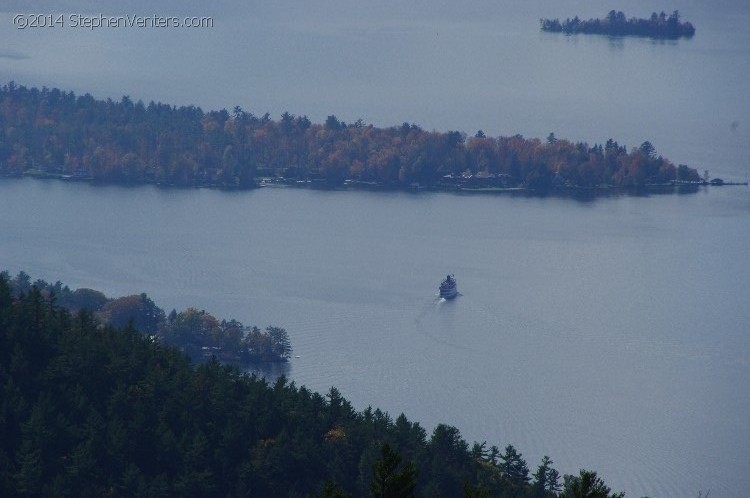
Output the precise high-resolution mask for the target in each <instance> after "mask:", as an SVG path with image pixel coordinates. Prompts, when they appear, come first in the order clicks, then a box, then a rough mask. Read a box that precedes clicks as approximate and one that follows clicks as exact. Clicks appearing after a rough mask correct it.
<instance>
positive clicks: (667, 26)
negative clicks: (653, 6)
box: [540, 10, 695, 39]
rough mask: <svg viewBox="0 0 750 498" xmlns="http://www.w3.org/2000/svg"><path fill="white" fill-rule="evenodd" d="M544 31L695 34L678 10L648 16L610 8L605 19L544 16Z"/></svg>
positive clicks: (667, 35)
mask: <svg viewBox="0 0 750 498" xmlns="http://www.w3.org/2000/svg"><path fill="white" fill-rule="evenodd" d="M540 24H541V27H542V31H551V32H562V33H567V34H576V33H584V34H597V35H612V36H626V35H634V36H647V37H650V38H671V39H675V38H681V37H686V38H690V37H692V36H693V35H694V34H695V27H694V26H693V25H692V24H691V23H689V22H680V13H679V11H676V10H675V11H674V12H672V14H670V15H669V16H667V14H665V13H664V11H662V12H660V13H659V14H657V13H656V12H654V13H652V14H651V17H650V18H648V19H639V18H636V17H631V18H630V19H628V18H626V17H625V14H624V13H623V12H622V11H616V10H611V11H609V14H607V17H605V18H604V19H589V20H588V21H584V20H581V19H579V18H578V16H575V17H574V18H572V19H570V18H568V19H566V20H565V21H563V22H560V20H559V19H541V20H540Z"/></svg>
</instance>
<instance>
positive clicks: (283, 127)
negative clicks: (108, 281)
mask: <svg viewBox="0 0 750 498" xmlns="http://www.w3.org/2000/svg"><path fill="white" fill-rule="evenodd" d="M680 171H681V172H682V176H680V174H679V173H680ZM21 174H32V175H34V174H36V175H43V176H49V175H51V176H61V177H64V178H70V179H87V180H95V181H107V182H127V183H161V184H170V185H183V186H195V185H215V186H224V187H252V186H255V185H256V180H257V178H258V177H273V178H285V179H287V180H290V181H301V180H302V181H316V180H317V181H321V182H326V183H328V184H333V185H336V184H340V183H342V182H344V181H347V180H349V181H350V182H360V183H368V184H375V185H380V186H394V187H400V186H408V185H412V184H414V183H419V184H420V185H425V186H434V185H439V184H443V185H445V184H446V183H447V184H448V185H455V184H456V181H455V179H456V178H471V177H477V175H478V177H481V178H502V186H507V187H526V188H531V189H535V190H547V189H550V188H553V187H563V186H567V187H585V188H592V187H601V186H644V185H648V184H654V183H667V182H671V181H674V180H682V181H689V180H697V179H698V174H697V172H696V171H695V170H694V169H692V168H688V167H687V166H685V167H684V168H683V169H682V170H678V168H677V167H676V166H675V165H674V164H672V163H671V162H670V161H669V160H667V159H664V158H662V157H661V156H658V155H657V154H656V152H655V149H654V148H653V146H652V145H651V144H650V143H649V142H644V144H643V145H641V146H640V147H633V148H631V150H630V151H628V150H627V148H626V147H625V146H621V145H620V144H618V143H617V142H615V141H613V140H611V139H610V140H608V141H607V142H606V144H605V145H596V144H595V145H593V146H590V145H589V144H587V143H585V142H577V143H574V142H571V141H568V140H558V139H556V138H554V135H552V134H550V136H549V137H548V138H547V139H546V140H540V139H538V138H532V139H528V138H524V137H522V136H521V135H515V136H510V137H496V138H493V137H487V136H485V135H484V133H481V132H478V133H477V134H476V136H473V137H467V135H466V134H464V133H461V132H458V131H448V132H438V131H426V130H423V129H422V128H420V127H419V126H417V125H414V124H409V123H404V124H402V125H401V126H394V127H390V128H378V127H375V126H373V125H366V124H364V122H363V121H362V120H359V121H357V122H355V123H352V124H346V123H344V122H342V121H340V120H338V119H337V118H336V117H335V116H329V117H328V119H327V120H326V122H325V123H323V124H316V123H312V122H311V121H310V120H309V119H308V118H307V117H306V116H294V115H292V114H289V113H287V112H285V113H284V114H282V115H281V117H280V119H279V120H273V119H271V117H270V116H269V115H268V114H265V115H263V116H260V117H258V116H255V115H253V114H252V113H249V112H245V111H243V110H242V109H241V108H240V107H235V108H234V110H233V111H232V112H231V113H230V112H228V111H227V110H221V111H211V112H204V111H202V110H201V109H200V108H198V107H194V106H187V107H185V106H183V107H174V106H170V105H166V104H160V103H154V102H151V103H149V104H148V105H145V104H144V103H143V102H140V101H138V102H133V101H132V100H131V99H130V98H129V97H123V98H122V99H121V100H120V101H119V102H116V101H113V100H111V99H107V100H96V99H94V98H93V97H92V96H91V95H88V94H87V95H82V96H76V95H75V94H74V93H72V92H65V91H61V90H58V89H47V88H42V89H41V90H39V89H36V88H26V87H23V86H17V85H15V84H14V83H9V84H7V85H5V86H3V87H2V89H0V175H21Z"/></svg>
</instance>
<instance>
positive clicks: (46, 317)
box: [0, 274, 622, 498]
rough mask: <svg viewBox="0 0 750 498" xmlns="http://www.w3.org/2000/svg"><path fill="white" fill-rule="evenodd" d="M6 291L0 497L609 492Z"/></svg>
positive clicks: (568, 495)
mask: <svg viewBox="0 0 750 498" xmlns="http://www.w3.org/2000/svg"><path fill="white" fill-rule="evenodd" d="M18 280H19V279H16V282H14V283H13V285H11V283H10V282H9V280H8V277H7V275H6V274H0V434H2V437H1V438H0V496H9V497H10V496H19V497H24V496H61V497H64V496H71V497H73V496H74V497H82V498H85V497H97V498H99V497H103V496H113V497H120V496H122V497H125V496H143V497H163V496H195V497H199V496H201V497H202V496H222V497H229V498H231V497H240V496H258V497H276V496H290V497H291V496H294V497H305V496H306V497H330V498H334V497H338V498H342V497H348V496H363V497H364V496H373V497H410V496H419V497H422V496H424V497H428V496H429V497H451V498H452V497H460V496H464V497H489V496H493V497H501V498H505V497H507V498H511V497H514V498H557V497H563V498H578V497H594V498H618V497H621V496H622V494H619V493H612V492H611V490H610V488H609V487H608V486H607V485H606V484H605V483H604V481H603V480H602V479H601V477H599V476H597V474H596V472H593V471H587V470H581V471H580V472H579V473H578V474H576V475H565V476H563V478H562V479H561V478H560V474H559V472H558V471H557V470H556V469H555V468H554V467H553V462H552V460H551V459H550V458H548V457H544V458H542V459H541V461H540V463H539V465H538V466H536V469H535V471H534V472H531V471H530V469H529V467H528V464H527V462H526V460H525V459H524V458H523V455H522V454H521V453H520V452H519V451H518V450H517V449H516V448H515V447H514V446H513V445H511V444H508V445H506V446H505V448H504V450H501V449H500V448H498V447H497V446H488V445H487V444H486V443H474V444H473V445H472V446H470V445H469V444H468V443H467V442H466V441H465V440H464V439H463V438H462V437H461V434H460V432H459V431H458V429H456V428H455V427H452V426H449V425H446V424H439V425H437V427H435V429H434V430H433V431H432V432H431V433H430V434H428V432H427V431H426V430H425V429H424V428H423V427H422V426H421V425H420V424H419V423H418V422H412V421H409V420H408V419H407V418H406V416H404V415H403V414H401V415H399V416H398V417H397V418H395V419H394V418H392V417H391V416H390V415H388V413H385V412H383V411H381V410H379V409H375V410H373V409H372V408H367V409H365V410H363V411H356V410H355V409H354V408H353V407H352V405H351V404H350V403H349V401H347V400H346V399H345V398H344V397H343V396H342V395H341V393H340V392H339V391H338V390H336V389H335V388H331V389H330V391H329V392H328V393H327V394H326V395H321V394H318V393H314V392H312V391H310V390H309V389H307V388H305V387H304V386H301V387H298V386H296V385H295V384H294V383H289V382H288V381H287V380H286V379H285V378H284V377H281V378H280V379H278V380H277V381H275V382H273V383H270V384H269V382H268V381H267V380H265V379H264V378H261V377H257V376H255V375H247V374H243V373H241V372H240V371H239V370H238V369H237V368H236V367H232V366H227V365H222V364H221V363H220V362H219V361H217V360H216V357H213V359H212V360H210V361H208V362H205V363H201V364H197V365H195V364H191V363H190V361H189V359H188V357H187V356H185V355H184V354H182V353H181V352H180V351H179V350H178V349H177V348H174V347H171V346H167V345H165V344H163V343H162V342H161V341H158V340H157V341H155V340H153V337H152V336H150V335H149V334H147V333H141V332H139V331H137V330H136V328H135V322H134V321H133V320H131V321H129V324H128V325H127V326H125V327H124V328H118V327H115V326H113V325H112V324H111V322H110V324H106V325H103V324H100V323H98V321H97V320H96V319H95V317H94V316H93V315H92V314H91V312H89V311H86V310H85V309H80V310H78V311H75V310H71V309H68V308H66V307H64V306H61V304H60V302H62V301H63V299H62V295H61V300H60V301H58V300H57V297H56V296H57V294H55V293H54V292H50V291H49V289H50V286H49V285H42V286H41V287H40V286H37V285H34V284H31V285H30V286H28V287H27V286H26V285H25V283H27V282H26V279H25V278H24V277H23V276H21V278H20V280H21V282H19V281H18ZM39 283H40V284H41V282H39ZM19 284H20V285H21V287H19ZM52 287H53V288H54V287H57V286H56V285H53V286H52ZM73 294H75V291H73ZM69 298H70V299H74V300H77V301H75V302H77V303H81V302H90V301H92V300H93V301H97V300H98V302H103V301H102V299H101V296H98V295H96V294H95V291H94V292H89V291H87V292H85V293H79V295H77V296H74V297H73V296H69ZM65 299H68V298H65ZM71 302H74V301H68V303H71Z"/></svg>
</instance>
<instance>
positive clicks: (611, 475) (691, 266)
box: [0, 0, 750, 497]
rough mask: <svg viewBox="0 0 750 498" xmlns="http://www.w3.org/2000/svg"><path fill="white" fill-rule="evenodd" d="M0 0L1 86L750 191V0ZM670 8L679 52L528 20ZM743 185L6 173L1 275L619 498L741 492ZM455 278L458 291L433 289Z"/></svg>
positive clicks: (749, 485) (744, 483) (749, 203)
mask: <svg viewBox="0 0 750 498" xmlns="http://www.w3.org/2000/svg"><path fill="white" fill-rule="evenodd" d="M112 4H113V2H100V1H98V0H5V1H4V2H3V4H2V5H1V6H0V25H1V26H2V29H0V47H1V48H0V82H6V81H10V80H15V81H16V82H18V83H19V84H25V85H30V86H41V85H46V86H49V87H59V88H63V89H66V90H73V91H75V92H77V93H86V92H90V93H92V94H93V95H94V96H96V97H99V98H107V97H111V98H113V99H119V98H120V96H122V95H124V94H127V95H129V96H130V97H131V98H132V99H133V100H139V99H141V100H144V101H145V102H148V101H149V100H160V101H164V102H168V103H171V104H176V105H189V104H195V105H200V106H202V107H203V108H204V109H218V108H222V107H226V108H228V109H231V108H232V107H234V106H235V105H240V106H242V107H243V108H244V109H245V110H248V111H252V112H254V113H255V114H263V113H265V112H266V111H268V112H270V113H271V114H272V115H273V116H274V117H278V116H279V115H280V114H281V113H282V112H283V111H285V110H288V111H289V112H291V113H293V114H297V115H303V114H306V115H308V116H309V117H310V118H311V119H313V120H314V121H318V122H320V121H323V120H325V118H326V116H327V115H329V114H335V115H336V116H338V117H339V118H340V119H343V120H345V121H347V122H351V121H355V120H356V119H358V118H362V119H364V121H365V122H368V123H369V122H372V123H373V124H375V125H378V126H390V125H397V124H400V123H401V122H404V121H408V122H415V123H417V124H419V125H421V126H422V127H424V128H426V129H437V130H450V129H457V130H461V131H464V132H466V133H468V134H473V133H474V132H475V131H476V130H478V129H482V130H484V131H485V132H486V133H487V134H490V135H498V134H504V135H512V134H516V133H521V134H523V135H525V136H527V137H541V138H543V137H546V136H547V134H548V133H549V132H554V133H555V134H556V135H557V136H558V137H564V138H570V139H573V140H585V141H588V142H590V143H603V142H604V141H606V140H607V138H610V137H612V138H614V139H615V140H618V141H619V142H620V143H623V144H626V145H628V146H629V147H632V146H637V145H639V144H640V143H642V142H643V141H645V140H650V141H651V142H652V143H653V144H654V145H655V146H656V148H657V150H658V152H659V153H661V154H663V155H664V156H665V157H668V158H669V159H671V160H672V161H673V162H675V163H687V164H690V165H691V166H694V167H697V168H698V169H699V170H701V171H702V170H703V169H708V170H710V173H711V176H712V177H716V176H719V177H722V178H724V179H725V180H742V181H744V180H746V179H747V178H748V165H750V93H749V92H748V90H747V88H748V81H750V5H748V3H747V2H745V1H740V0H718V1H714V2H705V1H699V0H675V1H673V2H671V3H670V4H669V5H663V6H655V5H653V3H652V2H646V1H645V0H625V1H618V2H614V1H610V0H608V1H605V2H601V1H591V0H561V1H557V2H545V1H542V0H530V1H527V2H510V1H498V0H475V1H471V2H454V1H452V2H448V1H438V0H433V1H429V2H428V1H426V0H413V1H409V2H403V1H396V0H382V1H378V2H351V1H345V0H328V1H326V2H310V1H300V0H277V1H273V2H259V1H248V2H234V1H230V0H214V1H212V2H205V1H203V0H162V1H160V2H158V3H154V2H152V1H150V0H148V1H147V0H132V1H129V2H121V3H118V4H117V5H112ZM612 8H616V9H621V10H624V11H625V13H626V14H627V15H628V16H635V15H637V16H648V15H649V14H650V13H651V11H652V10H653V9H655V8H659V9H661V8H664V9H665V10H667V9H669V10H671V9H675V8H676V9H679V10H680V12H681V13H682V14H683V16H684V19H686V20H689V21H691V22H692V23H693V24H694V25H695V26H696V28H697V33H696V36H695V37H694V38H693V39H691V40H679V41H651V40H648V39H637V38H628V39H611V38H607V37H584V36H579V37H567V36H564V35H555V34H546V33H541V32H539V29H538V19H539V18H540V17H562V18H564V17H567V16H573V15H576V14H578V15H580V16H581V17H584V18H588V17H600V16H604V15H605V14H606V12H607V11H609V10H610V9H612ZM49 12H63V13H83V14H97V13H100V12H101V13H104V14H119V15H124V14H129V15H134V14H137V15H142V16H150V15H154V14H156V15H180V16H183V15H197V16H211V17H213V18H214V27H213V28H205V29H193V30H179V29H178V30H175V29H172V30H164V29H132V28H122V29H99V30H81V29H75V28H71V27H66V28H48V29H43V30H41V29H37V30H31V29H26V30H17V29H14V28H13V26H12V17H13V16H14V14H16V13H27V14H28V13H49ZM748 220H750V196H749V195H748V190H747V189H746V188H739V187H732V188H726V189H712V190H710V191H704V190H701V191H699V192H698V193H696V194H692V195H651V196H647V197H629V196H624V197H621V196H620V197H618V196H615V197H609V198H599V199H596V200H594V201H576V200H572V199H565V198H563V199H560V198H531V197H523V196H517V197H511V196H499V197H496V196H457V195H449V194H425V195H421V194H420V195H407V194H399V193H365V192H321V191H309V190H281V189H263V190H260V191H254V192H236V193H229V192H217V191H210V190H197V191H196V190H185V191H179V190H178V191H175V190H160V189H157V188H152V187H142V188H116V187H99V188H93V187H91V186H88V185H68V184H63V183H55V182H41V181H38V182H33V181H28V180H12V181H2V182H0V266H2V267H3V268H7V269H9V270H11V271H14V272H15V271H18V270H20V269H24V270H26V271H28V272H30V273H32V275H33V276H34V277H40V278H44V279H46V280H56V279H60V280H62V281H64V282H66V283H68V284H70V285H72V286H87V287H93V288H97V289H101V290H103V291H105V292H107V293H108V294H111V295H121V294H127V293H132V292H142V291H145V292H147V293H148V294H149V295H151V296H152V297H153V298H154V299H155V300H156V301H157V303H158V304H160V305H161V306H162V307H166V308H171V307H176V308H184V307H187V306H191V305H195V306H200V307H205V308H206V309H207V310H209V311H212V312H214V313H215V314H217V315H219V316H227V317H229V316H233V317H236V318H238V319H240V320H242V321H245V322H247V323H256V324H258V325H265V324H268V323H274V324H278V325H281V326H284V327H286V328H287V329H288V330H289V332H290V334H291V337H292V340H293V344H294V347H295V354H298V355H300V358H299V359H295V360H294V361H293V362H292V365H291V370H290V375H291V376H292V377H293V378H294V379H295V380H296V381H297V382H298V383H304V384H307V385H308V386H310V387H312V388H314V389H317V390H326V389H328V387H330V386H332V385H336V386H337V387H339V388H340V389H341V390H342V392H343V393H344V394H345V395H346V396H347V397H348V398H349V399H351V400H352V401H353V402H354V403H355V405H356V406H357V407H358V408H364V407H365V406H366V405H367V404H373V405H376V406H380V407H382V408H385V409H387V410H389V411H391V412H392V413H394V414H398V413H399V412H401V411H403V412H405V413H406V414H407V415H408V416H409V417H410V418H412V419H416V420H419V421H422V422H424V423H425V424H426V425H427V426H428V427H432V426H434V424H436V423H438V422H440V421H447V422H449V423H452V424H455V425H457V426H458V427H459V428H460V429H461V431H462V433H463V434H464V435H465V436H466V437H467V438H468V439H470V440H473V439H480V440H483V439H487V440H488V442H489V443H490V444H498V445H504V444H506V443H508V442H512V443H514V444H515V445H516V446H517V447H518V448H519V449H520V450H521V451H522V452H523V453H524V455H525V456H526V457H527V458H528V460H529V462H530V465H531V466H532V468H533V467H535V466H536V464H537V463H538V461H539V460H540V458H541V456H542V454H543V453H548V454H549V455H550V456H551V457H552V458H553V459H554V460H555V462H556V464H557V466H558V468H559V469H560V470H561V471H562V472H577V470H578V468H579V467H591V468H595V469H597V470H598V471H600V473H601V475H602V476H603V477H604V478H605V480H606V481H607V482H608V483H609V484H611V485H612V486H613V487H614V488H615V489H622V490H625V491H627V493H628V496H630V497H638V496H641V495H650V496H652V497H657V496H697V494H698V491H699V490H702V491H704V494H705V491H706V490H707V489H709V488H710V489H711V496H712V497H736V496H742V495H743V494H746V493H747V489H750V457H748V454H747V448H748V446H749V445H750V422H749V421H748V420H749V419H748V415H747V414H748V413H749V412H750V400H749V399H748V398H749V397H750V389H748V387H747V386H748V384H749V383H750V366H749V365H748V362H750V351H749V348H748V346H749V342H748V341H750V339H749V338H748V331H749V330H750V328H749V327H748V326H747V323H748V318H750V317H749V316H748V315H749V313H748V304H750V292H749V291H750V288H749V287H750V270H749V269H748V261H747V259H748V247H750V246H749V245H748V242H750V241H749V240H748V238H749V237H750V235H749V234H750V230H748ZM448 272H453V273H455V274H456V276H457V278H458V279H459V286H460V290H461V292H462V294H463V295H462V296H460V297H459V299H457V300H455V301H454V302H448V303H446V302H440V301H438V300H437V299H436V298H435V294H436V291H437V285H438V283H439V281H440V279H441V277H442V276H443V275H444V274H445V273H448Z"/></svg>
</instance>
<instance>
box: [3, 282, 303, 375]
mask: <svg viewBox="0 0 750 498" xmlns="http://www.w3.org/2000/svg"><path fill="white" fill-rule="evenodd" d="M0 276H2V277H3V278H5V279H6V280H7V281H8V283H9V285H10V287H11V289H12V291H13V293H14V295H20V294H22V293H28V292H29V291H30V290H31V289H32V287H35V288H36V289H38V290H39V292H41V294H42V295H43V296H45V297H47V298H54V300H55V302H56V303H57V304H59V305H60V306H62V307H65V308H68V309H70V310H71V311H73V312H77V311H79V310H87V311H89V312H90V313H92V317H95V318H96V319H98V320H100V321H101V322H102V323H104V324H106V325H111V326H112V327H114V328H123V327H126V326H130V325H132V326H133V328H135V329H136V330H138V331H140V332H142V333H144V334H147V335H149V336H152V337H153V338H155V339H157V340H159V341H161V342H162V343H163V344H167V345H171V346H177V347H178V348H180V350H181V351H182V352H184V353H186V354H187V355H188V356H189V357H190V358H191V359H193V360H198V361H202V360H206V359H209V358H211V357H212V356H216V357H218V358H219V359H220V360H222V361H225V362H233V363H237V364H239V365H245V366H246V365H248V364H259V363H269V362H280V361H286V360H288V359H289V357H290V356H291V354H292V344H291V341H290V340H289V334H288V333H287V331H286V330H284V329H283V328H281V327H274V326H269V327H266V329H265V330H261V329H259V328H258V327H255V326H249V327H246V326H245V325H243V324H242V323H241V322H239V321H237V320H233V319H232V320H219V319H218V318H216V317H215V316H213V315H212V314H210V313H207V312H206V311H205V310H197V309H195V308H188V309H186V310H184V311H181V312H179V313H178V312H177V311H176V310H172V312H171V313H170V314H169V316H167V315H165V313H164V310H163V309H161V308H159V307H158V306H157V305H156V303H154V302H153V301H152V300H151V299H150V298H149V297H148V296H147V295H146V294H145V293H142V294H133V295H131V296H124V297H119V298H116V299H109V298H107V297H106V296H105V295H104V294H102V293H101V292H99V291H95V290H92V289H76V290H71V289H70V288H69V287H68V286H67V285H63V284H62V283H61V282H56V283H54V284H49V283H47V282H45V281H44V280H41V279H39V280H37V281H35V282H34V283H33V284H32V283H31V277H30V276H29V275H28V274H27V273H26V272H23V271H21V272H19V273H18V275H16V276H15V277H14V278H12V279H11V278H10V277H9V275H8V274H7V273H5V272H3V273H0Z"/></svg>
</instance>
